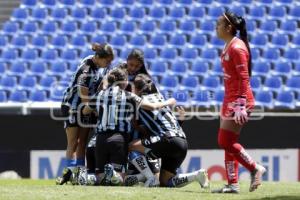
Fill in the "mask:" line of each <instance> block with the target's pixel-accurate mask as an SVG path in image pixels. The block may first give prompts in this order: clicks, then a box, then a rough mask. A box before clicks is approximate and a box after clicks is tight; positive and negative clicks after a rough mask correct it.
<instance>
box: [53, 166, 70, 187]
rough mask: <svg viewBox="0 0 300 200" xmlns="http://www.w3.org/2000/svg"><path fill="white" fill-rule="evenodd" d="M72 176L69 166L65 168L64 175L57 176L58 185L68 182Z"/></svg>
mask: <svg viewBox="0 0 300 200" xmlns="http://www.w3.org/2000/svg"><path fill="white" fill-rule="evenodd" d="M71 176H72V171H71V169H69V168H64V170H63V174H62V177H57V179H56V185H63V184H65V183H67V182H68V181H69V180H70V178H71Z"/></svg>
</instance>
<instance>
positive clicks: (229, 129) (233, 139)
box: [218, 120, 265, 191]
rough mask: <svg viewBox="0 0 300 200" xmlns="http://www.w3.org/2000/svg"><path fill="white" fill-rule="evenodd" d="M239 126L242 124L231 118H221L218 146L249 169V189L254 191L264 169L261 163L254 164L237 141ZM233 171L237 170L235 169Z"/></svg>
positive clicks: (259, 182)
mask: <svg viewBox="0 0 300 200" xmlns="http://www.w3.org/2000/svg"><path fill="white" fill-rule="evenodd" d="M241 128H242V126H240V125H238V124H236V123H235V122H234V121H233V120H222V121H221V128H220V130H219V134H218V143H219V145H220V147H222V148H223V149H224V150H225V151H226V152H227V153H229V154H231V155H232V156H233V157H234V158H235V159H236V160H237V161H238V162H239V163H241V164H242V165H243V166H244V167H245V168H246V169H248V170H249V171H250V173H251V185H250V189H249V190H250V191H254V190H255V189H256V188H257V186H258V185H260V184H261V177H262V175H263V173H264V172H265V169H264V168H263V167H262V166H261V165H259V164H256V162H255V161H254V160H253V159H252V158H251V156H250V155H249V154H248V153H247V152H246V150H245V149H244V148H243V146H242V145H241V144H240V143H238V139H239V133H240V130H241ZM235 168H237V166H235ZM235 171H236V172H237V170H236V169H235Z"/></svg>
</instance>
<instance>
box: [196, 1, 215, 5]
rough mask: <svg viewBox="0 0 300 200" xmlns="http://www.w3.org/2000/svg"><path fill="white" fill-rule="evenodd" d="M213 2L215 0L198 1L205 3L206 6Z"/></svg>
mask: <svg viewBox="0 0 300 200" xmlns="http://www.w3.org/2000/svg"><path fill="white" fill-rule="evenodd" d="M212 2H213V0H199V1H198V3H199V4H203V5H205V6H208V5H210V4H212Z"/></svg>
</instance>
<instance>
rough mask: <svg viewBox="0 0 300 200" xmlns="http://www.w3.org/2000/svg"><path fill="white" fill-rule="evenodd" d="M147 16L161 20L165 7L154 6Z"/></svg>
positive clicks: (164, 13) (164, 14)
mask: <svg viewBox="0 0 300 200" xmlns="http://www.w3.org/2000/svg"><path fill="white" fill-rule="evenodd" d="M149 16H150V17H151V18H152V19H155V20H161V19H163V18H164V17H165V16H166V9H165V8H164V7H158V6H154V7H152V8H151V9H150V13H149Z"/></svg>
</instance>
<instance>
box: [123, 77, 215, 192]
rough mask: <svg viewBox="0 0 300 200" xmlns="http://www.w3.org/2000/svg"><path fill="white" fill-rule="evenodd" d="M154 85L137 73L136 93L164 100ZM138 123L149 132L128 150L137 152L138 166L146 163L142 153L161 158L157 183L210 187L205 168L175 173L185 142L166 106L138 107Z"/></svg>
mask: <svg viewBox="0 0 300 200" xmlns="http://www.w3.org/2000/svg"><path fill="white" fill-rule="evenodd" d="M154 88H155V87H154V84H153V82H152V81H151V79H150V78H149V76H147V75H144V74H140V75H137V77H136V78H135V80H134V90H133V91H134V93H135V94H137V95H138V96H141V97H142V98H143V99H147V101H150V102H153V103H155V102H162V101H164V99H163V97H162V96H161V94H159V93H157V92H156V91H155V90H154ZM137 123H138V124H139V125H141V126H143V127H145V128H146V129H147V133H148V135H147V136H146V137H145V138H143V139H142V140H135V141H133V142H131V144H130V146H129V150H130V151H135V152H137V153H136V158H135V159H139V163H140V165H141V166H143V167H144V168H145V166H146V162H145V156H144V155H147V156H149V157H152V158H154V159H157V158H161V170H160V176H159V181H160V186H163V187H183V186H185V185H187V184H189V183H191V182H193V181H198V182H199V184H200V186H201V187H202V188H207V187H209V180H208V175H207V171H206V170H205V169H200V170H198V171H195V172H192V173H187V174H177V173H176V170H177V169H178V168H179V167H180V165H181V164H182V162H183V160H184V159H185V156H186V153H187V148H188V144H187V140H186V136H185V134H184V132H183V130H182V128H181V126H180V125H179V122H178V121H177V119H176V117H175V115H174V114H173V112H172V111H171V109H170V108H169V107H164V108H162V109H161V110H153V111H149V110H145V109H139V113H138V119H137ZM141 163H142V164H141ZM144 170H145V169H144ZM148 172H149V170H148ZM142 173H145V172H143V171H142ZM145 175H146V173H145Z"/></svg>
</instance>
